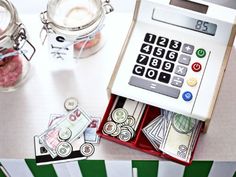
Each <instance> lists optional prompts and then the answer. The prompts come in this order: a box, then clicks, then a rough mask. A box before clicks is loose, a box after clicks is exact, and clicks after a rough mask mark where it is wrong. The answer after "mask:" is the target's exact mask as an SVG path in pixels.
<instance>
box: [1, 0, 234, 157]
mask: <svg viewBox="0 0 236 177" xmlns="http://www.w3.org/2000/svg"><path fill="white" fill-rule="evenodd" d="M12 2H13V3H14V5H15V6H16V8H17V9H18V13H19V15H20V16H21V17H23V16H24V17H23V18H22V20H23V22H24V23H25V25H26V27H27V29H28V31H29V34H30V36H31V39H32V41H33V42H34V44H35V45H36V48H37V53H36V55H35V56H34V58H33V60H32V66H33V67H32V68H33V73H32V78H30V80H29V81H28V82H27V83H26V84H25V85H24V87H22V88H20V89H19V90H17V91H16V92H14V93H7V94H5V93H0V119H1V120H2V121H1V125H0V127H1V128H0V142H1V145H0V157H1V158H2V157H3V158H5V157H7V158H33V157H34V149H33V136H34V135H38V134H40V133H42V132H43V131H44V130H45V129H46V128H47V123H48V118H49V115H50V114H51V113H61V112H62V110H63V102H64V100H65V99H66V98H67V97H68V96H76V97H78V98H79V101H80V103H81V104H82V106H83V107H85V108H86V110H87V111H88V112H89V113H92V114H93V113H94V115H95V116H102V115H103V113H104V110H105V108H106V104H107V101H108V100H107V98H106V86H107V83H106V82H107V81H108V80H109V76H110V74H109V73H111V72H112V68H113V66H114V63H115V59H116V58H117V56H118V54H119V51H120V48H121V46H122V42H123V41H124V39H125V34H126V33H127V31H128V27H129V23H130V17H131V14H132V13H133V7H134V3H135V1H133V0H132V1H131V0H126V1H125V0H113V1H112V4H113V6H114V8H115V13H114V14H110V15H109V17H108V18H107V19H110V21H109V23H108V25H107V27H108V28H107V30H110V31H109V32H108V33H107V37H108V39H109V40H108V41H107V44H106V46H105V47H104V48H103V49H102V51H101V52H99V53H98V54H96V56H93V57H94V58H91V59H88V60H83V61H80V63H79V65H78V66H76V67H75V68H74V70H73V71H70V70H66V71H64V72H63V73H62V72H51V70H50V67H49V66H48V61H47V53H46V52H45V49H42V46H41V43H40V40H39V31H40V28H41V27H42V24H41V23H40V21H39V13H40V12H41V11H44V10H45V9H46V0H43V1H42V0H34V1H33V0H32V1H29V0H27V1H26V0H21V1H19V0H13V1H12ZM221 2H222V1H221ZM224 2H228V1H224ZM230 3H232V4H233V5H234V6H236V3H235V0H232V1H230V2H229V4H228V5H230ZM118 12H122V13H118ZM123 12H126V13H123ZM29 13H31V14H32V13H33V14H35V15H27V16H25V14H29ZM128 17H129V18H128ZM114 28H116V30H113V29H114ZM113 31H114V33H115V32H116V33H115V35H114V34H113ZM235 58H236V49H235V47H234V48H233V50H232V54H231V58H230V61H229V65H228V68H227V70H226V73H225V78H224V81H223V84H222V87H221V91H220V94H219V97H218V100H217V104H216V107H215V111H214V114H213V117H214V118H213V119H212V122H211V125H210V127H209V131H208V133H207V134H205V135H202V136H201V138H200V140H199V147H197V149H196V153H195V159H201V160H202V159H207V160H236V151H235V143H236V142H235V139H236V129H235V125H236V119H232V118H233V117H235V116H234V114H235V107H236V101H235V100H236V93H235V90H236V78H235V77H233V75H234V71H235V66H236V60H235ZM97 63H100V65H99V67H100V68H98V65H97ZM94 71H96V72H97V73H94ZM84 76H86V77H84ZM100 76H101V77H102V78H103V79H100V78H99V77H100ZM87 80H89V81H92V82H90V83H88V81H87ZM99 84H100V85H99ZM101 84H102V85H101ZM96 92H98V93H99V94H98V95H95V94H94V93H96ZM93 99H94V100H93ZM93 101H94V102H96V103H95V104H94V102H93ZM91 103H93V104H91ZM98 110H99V111H98ZM97 112H98V114H95V113H97ZM11 126H12V127H13V128H12V127H11ZM93 158H96V159H157V157H155V156H151V155H148V154H145V153H143V152H139V151H136V150H133V149H130V148H127V147H124V146H121V145H118V144H115V143H113V142H109V141H106V140H103V141H102V143H101V144H100V145H99V146H97V147H96V152H95V154H94V156H93Z"/></svg>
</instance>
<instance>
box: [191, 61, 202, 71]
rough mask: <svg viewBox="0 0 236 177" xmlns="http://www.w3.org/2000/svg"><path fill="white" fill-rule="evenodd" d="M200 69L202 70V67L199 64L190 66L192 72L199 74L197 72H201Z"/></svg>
mask: <svg viewBox="0 0 236 177" xmlns="http://www.w3.org/2000/svg"><path fill="white" fill-rule="evenodd" d="M201 69H202V65H201V64H200V63H198V62H195V63H193V64H192V70H193V71H194V72H199V71H201Z"/></svg>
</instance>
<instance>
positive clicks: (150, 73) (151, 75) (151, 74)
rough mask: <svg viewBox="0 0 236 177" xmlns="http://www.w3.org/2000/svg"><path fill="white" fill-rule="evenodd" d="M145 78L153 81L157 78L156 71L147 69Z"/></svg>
mask: <svg viewBox="0 0 236 177" xmlns="http://www.w3.org/2000/svg"><path fill="white" fill-rule="evenodd" d="M145 77H146V78H149V79H153V80H155V79H156V78H157V71H156V70H153V69H148V70H147V72H146V75H145Z"/></svg>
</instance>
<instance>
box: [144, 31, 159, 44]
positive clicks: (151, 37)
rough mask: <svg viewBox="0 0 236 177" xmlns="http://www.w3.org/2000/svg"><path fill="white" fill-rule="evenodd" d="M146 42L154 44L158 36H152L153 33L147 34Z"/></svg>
mask: <svg viewBox="0 0 236 177" xmlns="http://www.w3.org/2000/svg"><path fill="white" fill-rule="evenodd" d="M144 41H145V42H147V43H151V44H154V43H155V41H156V35H154V34H151V33H147V34H146V35H145V38H144Z"/></svg>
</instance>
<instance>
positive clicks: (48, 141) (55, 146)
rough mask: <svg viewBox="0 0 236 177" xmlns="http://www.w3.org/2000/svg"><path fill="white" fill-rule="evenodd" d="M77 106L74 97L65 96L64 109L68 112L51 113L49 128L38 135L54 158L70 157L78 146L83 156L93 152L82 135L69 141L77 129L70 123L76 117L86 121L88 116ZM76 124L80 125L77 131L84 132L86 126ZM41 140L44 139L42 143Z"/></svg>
mask: <svg viewBox="0 0 236 177" xmlns="http://www.w3.org/2000/svg"><path fill="white" fill-rule="evenodd" d="M78 106H79V104H78V100H77V99H76V98H74V97H70V98H67V99H66V100H65V102H64V108H65V109H66V111H67V112H68V114H67V115H58V114H57V115H55V116H52V115H51V116H50V121H49V125H48V126H49V129H48V130H46V131H45V133H43V134H42V135H40V136H39V140H40V141H41V144H42V146H44V147H48V150H47V152H48V153H49V154H50V155H51V156H52V158H55V157H56V156H59V157H61V158H67V157H70V155H71V154H72V152H73V151H78V148H79V150H80V152H81V154H82V155H83V156H84V157H89V156H91V155H92V154H93V153H94V152H95V148H94V146H93V144H91V143H88V142H85V139H84V137H83V138H82V139H83V140H82V139H81V137H78V138H76V139H75V140H74V141H73V142H72V141H69V140H70V139H71V138H73V137H72V136H73V135H74V136H75V134H76V133H77V132H76V131H77V129H75V127H74V126H75V125H72V123H73V122H74V121H76V120H77V118H80V119H84V121H88V120H87V119H88V117H87V116H86V117H85V116H84V115H82V112H81V111H80V109H79V108H78ZM81 116H82V117H81ZM66 117H68V121H69V123H68V122H67V121H66V120H65V118H66ZM63 121H64V122H63ZM70 125H71V126H70ZM77 125H80V126H82V127H80V128H79V129H78V131H79V130H80V131H81V132H80V134H81V133H84V131H85V130H84V129H86V128H87V126H86V127H83V126H84V125H81V124H78V123H77ZM85 125H86V124H85ZM73 132H74V133H73ZM41 138H42V139H41ZM43 140H45V141H44V143H42V142H43ZM78 143H79V144H78ZM78 145H79V146H78ZM45 150H46V149H45ZM54 151H55V152H54Z"/></svg>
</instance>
